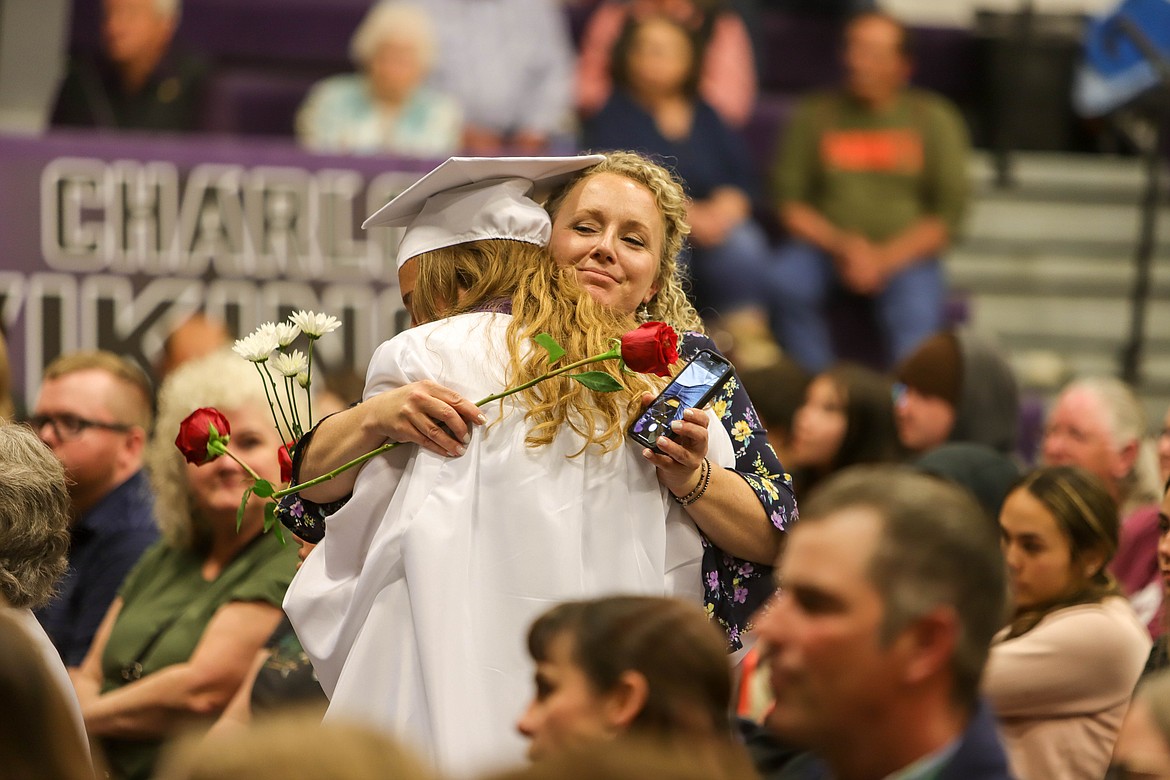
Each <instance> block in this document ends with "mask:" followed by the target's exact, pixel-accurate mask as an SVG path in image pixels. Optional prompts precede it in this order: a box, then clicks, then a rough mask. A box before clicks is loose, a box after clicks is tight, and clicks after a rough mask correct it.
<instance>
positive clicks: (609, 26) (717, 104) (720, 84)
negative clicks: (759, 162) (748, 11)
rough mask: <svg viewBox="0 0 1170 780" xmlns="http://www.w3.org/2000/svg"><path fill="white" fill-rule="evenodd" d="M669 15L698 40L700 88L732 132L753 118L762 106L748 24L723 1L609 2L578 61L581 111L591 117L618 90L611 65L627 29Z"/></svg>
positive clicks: (591, 26)
mask: <svg viewBox="0 0 1170 780" xmlns="http://www.w3.org/2000/svg"><path fill="white" fill-rule="evenodd" d="M656 15H665V16H668V17H670V18H672V19H673V20H674V21H675V22H677V23H679V24H681V25H683V26H684V27H685V28H686V29H687V30H689V31H690V33H691V34H692V37H693V38H694V40H695V41H696V49H695V51H696V54H695V57H696V59H697V62H696V63H695V66H694V71H695V75H694V79H693V80H694V82H695V83H694V88H695V89H696V90H697V92H698V94H700V95H702V99H703V101H704V102H705V103H706V104H708V105H710V106H711V107H712V108H713V109H714V110H715V111H716V112H717V113H718V114H719V116H720V117H721V118H722V119H723V121H724V122H726V123H727V124H729V125H731V126H732V127H742V126H743V125H745V124H746V123H747V121H748V119H750V118H751V115H752V110H753V109H754V107H755V102H756V66H755V62H754V57H753V56H752V43H751V38H750V36H749V35H748V30H747V26H746V25H745V24H744V22H743V19H742V18H741V17H740V16H739V15H738V14H736V13H735V12H734V11H732V10H730V9H729V8H727V7H726V6H725V3H724V2H722V0H632V1H631V2H622V0H605V1H604V2H602V3H601V4H600V5H598V6H597V8H596V9H595V10H594V11H593V14H592V16H590V18H589V23H588V25H587V26H586V27H585V32H584V33H583V35H582V38H581V56H580V58H579V59H578V60H577V108H578V110H579V111H580V112H581V114H582V115H583V116H585V117H589V116H591V115H592V114H594V113H596V112H597V111H599V110H600V109H601V107H602V106H604V105H605V104H606V102H607V101H608V100H609V98H610V93H611V92H612V90H613V86H614V84H613V81H612V80H611V73H612V71H611V65H610V60H611V57H612V56H613V50H614V45H615V43H616V42H617V41H618V39H619V38H620V37H621V36H622V34H623V31H628V30H627V26H628V25H629V24H631V23H636V22H637V21H639V20H642V19H645V18H647V17H649V16H656Z"/></svg>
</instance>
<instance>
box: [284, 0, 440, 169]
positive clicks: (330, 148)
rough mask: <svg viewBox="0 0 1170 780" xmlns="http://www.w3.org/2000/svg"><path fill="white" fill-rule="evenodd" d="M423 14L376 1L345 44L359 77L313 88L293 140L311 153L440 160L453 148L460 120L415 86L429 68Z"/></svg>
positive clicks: (427, 22) (430, 40)
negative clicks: (388, 155) (381, 155)
mask: <svg viewBox="0 0 1170 780" xmlns="http://www.w3.org/2000/svg"><path fill="white" fill-rule="evenodd" d="M435 45H436V41H435V30H434V27H433V25H432V23H431V19H430V17H429V16H428V15H427V12H426V11H425V10H424V9H423V8H422V7H420V6H416V5H413V4H411V3H407V2H403V1H402V0H382V2H379V3H377V4H376V5H374V6H373V7H372V8H371V9H370V11H369V13H367V14H366V18H365V19H363V20H362V23H361V25H360V26H359V27H358V29H357V32H355V33H354V35H353V40H352V41H351V42H350V45H349V49H350V58H351V59H352V60H353V62H354V64H355V65H356V66H357V67H358V69H359V70H360V71H361V73H357V74H352V75H344V76H333V77H331V78H328V79H326V80H325V81H322V82H321V83H319V84H317V85H316V86H314V87H313V89H312V91H311V92H309V95H308V97H307V98H306V99H305V103H304V105H303V106H302V107H301V110H300V112H299V114H298V115H297V138H298V139H299V140H300V142H301V144H302V145H303V146H305V147H306V148H309V149H312V150H314V151H319V152H364V153H368V152H388V153H392V154H403V155H412V156H415V157H447V156H449V155H451V154H453V153H455V152H456V151H457V150H458V149H459V143H460V140H461V135H462V132H463V119H462V117H461V115H460V112H459V106H458V104H457V103H456V102H455V100H454V99H453V98H451V97H449V96H447V95H445V94H442V93H440V92H436V91H434V90H432V89H430V88H429V87H426V86H423V82H424V81H425V80H426V78H427V75H428V74H429V73H430V71H431V68H432V66H433V65H434V62H435Z"/></svg>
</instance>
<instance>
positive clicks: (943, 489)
mask: <svg viewBox="0 0 1170 780" xmlns="http://www.w3.org/2000/svg"><path fill="white" fill-rule="evenodd" d="M856 507H865V508H869V509H871V510H873V511H874V512H876V513H877V514H878V515H879V516H880V518H881V521H882V534H881V540H880V541H879V542H878V545H877V549H876V550H875V551H874V553H873V557H872V558H871V559H870V562H869V580H870V584H872V585H873V587H874V588H875V589H876V590H877V592H878V593H879V594H880V596H881V598H882V602H883V605H884V609H885V614H884V616H883V619H882V626H881V637H882V641H883V642H886V643H889V642H891V641H893V639H894V638H895V637H896V636H897V635H898V634H899V633H900V632H901V631H902V630H903V629H905V628H906V627H907V626H908V625H910V624H911V623H912V622H913V621H915V620H917V619H918V618H920V617H922V616H924V615H926V614H927V613H929V612H930V611H931V610H933V609H935V608H937V607H940V606H950V607H953V608H954V610H955V614H956V615H957V617H958V621H959V636H958V639H957V641H956V645H955V655H954V658H953V659H952V661H951V669H952V672H953V674H954V678H955V691H954V696H955V700H956V702H958V703H959V704H962V705H964V706H968V707H973V706H974V704H975V701H976V699H977V698H978V695H979V680H980V678H981V677H982V675H983V667H984V665H985V664H986V662H987V655H988V652H989V648H990V645H991V639H992V637H994V636H995V633H996V632H997V631H998V630H999V629H1000V628H1001V627H1002V626H1003V624H1004V621H1005V618H1006V614H1007V574H1006V570H1005V566H1004V560H1003V553H1002V552H1001V551H1000V546H999V536H998V533H997V532H996V530H995V529H993V528H992V527H991V524H990V523H988V522H987V519H986V517H985V516H984V514H983V510H982V509H981V508H980V507H979V505H978V504H977V503H976V502H975V500H974V499H973V498H972V497H971V496H969V495H968V494H967V493H966V492H965V491H963V490H962V489H960V488H959V487H957V486H955V485H951V484H949V483H945V482H942V481H940V480H937V479H934V478H931V477H928V476H925V475H923V474H919V473H916V472H914V471H913V470H911V469H910V468H908V467H905V466H889V465H879V466H854V467H852V468H848V469H845V470H844V471H841V472H839V473H838V474H836V475H835V476H833V477H830V478H829V479H828V480H827V481H826V482H824V483H823V484H822V486H821V487H820V488H819V489H818V490H816V491H814V492H813V494H812V497H811V499H810V500H808V501H807V502H805V503H804V504H803V505H802V506H801V512H800V520H801V523H809V522H814V523H815V522H817V521H818V520H823V519H825V518H827V517H829V516H831V515H834V514H837V513H839V512H842V511H844V510H847V509H851V508H856Z"/></svg>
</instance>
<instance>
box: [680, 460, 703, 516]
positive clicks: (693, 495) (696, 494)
mask: <svg viewBox="0 0 1170 780" xmlns="http://www.w3.org/2000/svg"><path fill="white" fill-rule="evenodd" d="M699 470H700V472H701V473H700V474H699V483H698V484H697V485H695V489H694V490H692V491H691V492H690V493H687V494H686V495H685V496H682V497H681V498H680V497H679V496H674V500H675V501H677V502H678V503H679V505H680V506H690V505H691V504H693V503H695V502H696V501H698V500H699V499H700V498H702V497H703V494H704V493H706V492H707V485H709V484H710V483H711V461H709V460H707V459H706V458H703V463H702V464H701V467H700V469H699ZM672 495H673V494H672Z"/></svg>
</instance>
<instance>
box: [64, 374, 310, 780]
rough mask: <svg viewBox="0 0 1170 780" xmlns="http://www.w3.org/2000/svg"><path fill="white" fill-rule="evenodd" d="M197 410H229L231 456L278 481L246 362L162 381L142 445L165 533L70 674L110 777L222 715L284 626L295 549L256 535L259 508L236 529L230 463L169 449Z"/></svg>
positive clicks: (133, 776) (134, 770) (145, 762)
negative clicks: (200, 461) (180, 732)
mask: <svg viewBox="0 0 1170 780" xmlns="http://www.w3.org/2000/svg"><path fill="white" fill-rule="evenodd" d="M205 406H212V407H216V408H218V409H219V410H220V411H221V412H223V414H224V415H225V416H226V417H227V419H228V421H229V423H230V424H231V449H232V452H233V453H235V454H236V455H237V456H238V457H239V458H241V459H242V460H244V461H245V462H246V463H248V464H249V465H250V466H251V467H252V468H253V469H255V470H256V472H257V473H259V474H260V476H261V477H263V478H265V479H268V480H270V481H272V482H274V483H276V482H279V481H280V463H279V461H278V459H277V448H278V447H279V446H281V443H282V440H281V438H280V436H279V435H278V434H277V432H276V429H275V428H273V425H272V416H271V413H270V410H269V407H268V402H267V400H266V398H265V395H264V386H263V384H262V383H261V382H259V381H258V380H257V377H256V372H255V369H254V368H253V367H252V365H251V364H249V363H248V362H246V361H244V360H241V359H240V358H239V357H238V356H236V355H234V354H232V353H231V352H217V353H214V354H212V355H209V356H208V357H205V358H202V359H200V360H195V361H192V362H190V363H186V364H185V365H183V366H181V367H180V368H178V369H177V370H176V371H175V372H174V373H173V374H171V376H170V377H168V379H167V381H166V382H165V383H164V384H163V386H162V391H161V393H160V395H159V414H158V419H157V422H156V425H155V431H154V435H153V437H152V439H151V442H150V445H149V448H148V452H147V464H148V467H149V469H150V476H151V481H152V483H153V485H154V490H155V495H156V496H157V499H158V505H157V512H156V516H157V518H158V521H159V525H160V526H161V527H162V533H163V538H162V539H161V540H160V541H159V542H158V543H156V544H155V545H154V546H153V547H151V548H150V549H148V550H147V551H146V553H145V554H144V555H143V556H142V559H141V560H140V561H139V562H138V564H137V565H136V566H135V567H134V569H132V570H131V571H130V574H129V575H127V577H126V581H125V582H124V583H123V585H122V589H121V591H120V593H119V596H118V598H116V599H115V600H114V603H113V604H112V605H111V606H110V609H109V611H108V612H107V613H106V617H105V619H104V620H103V621H102V624H101V627H100V628H99V629H98V633H97V636H96V638H95V639H94V643H93V645H92V646H91V647H90V650H89V653H88V654H87V655H86V657H85V660H84V661H83V662H82V664H81V666H80V667H79V668H77V669H75V670H73V682H74V686H75V688H76V689H77V693H78V698H80V700H81V708H82V713H83V714H84V716H85V724H86V727H87V728H88V730H89V734H90V736H91V737H92V738H94V739H96V740H98V741H100V743H101V744H102V746H103V748H104V749H105V752H106V754H107V756H108V758H109V762H110V765H111V769H112V776H113V777H115V778H129V779H130V780H141V779H142V778H146V777H149V776H150V774H151V771H152V769H153V765H154V762H155V760H156V758H157V752H158V749H159V747H160V745H161V744H162V741H163V740H164V739H165V738H167V737H168V736H170V735H171V734H173V733H174V732H175V731H176V730H177V729H178V728H180V727H181V726H185V725H190V724H191V723H192V722H195V723H199V722H204V723H207V724H210V720H211V718H214V717H215V716H216V715H218V714H219V712H220V711H221V710H223V708H224V707H225V706H226V705H227V703H228V701H229V700H230V699H231V698H232V696H233V695H234V694H235V692H236V689H237V688H238V687H239V686H240V683H241V682H242V681H243V679H244V677H245V675H247V673H248V671H249V669H250V667H251V666H252V664H253V662H254V659H255V658H256V654H257V653H258V652H259V650H260V648H261V647H263V646H264V643H265V641H266V640H267V639H268V637H269V635H270V634H271V633H272V631H273V629H275V628H276V625H277V623H278V622H279V621H280V618H281V610H280V603H281V600H282V599H283V598H284V592H285V590H286V589H287V588H288V584H289V582H290V581H291V580H292V577H293V573H294V571H295V567H296V551H295V550H294V547H293V545H282V544H281V542H280V540H279V539H277V538H276V537H275V535H266V534H264V533H262V529H263V525H264V504H263V502H261V501H251V502H249V503H248V506H247V510H246V513H245V515H244V518H243V521H242V523H241V524H240V525H239V527H238V528H237V522H236V510H237V507H238V506H239V504H240V499H241V498H242V496H243V492H244V490H245V488H247V487H248V486H249V485H250V484H251V482H252V480H251V479H250V478H249V477H248V475H247V474H246V473H245V472H244V471H243V469H242V468H241V467H240V466H239V465H238V464H237V463H236V462H235V461H234V460H232V459H231V458H218V459H216V460H214V461H212V462H211V463H207V464H204V465H201V466H195V465H192V464H189V463H185V462H184V461H183V456H182V454H181V453H180V452H179V450H178V449H177V448H176V447H175V443H174V440H175V434H176V433H177V432H178V430H179V424H180V421H182V420H183V418H185V417H186V416H187V415H188V414H190V413H191V412H192V411H194V410H195V409H198V408H200V407H205Z"/></svg>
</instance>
